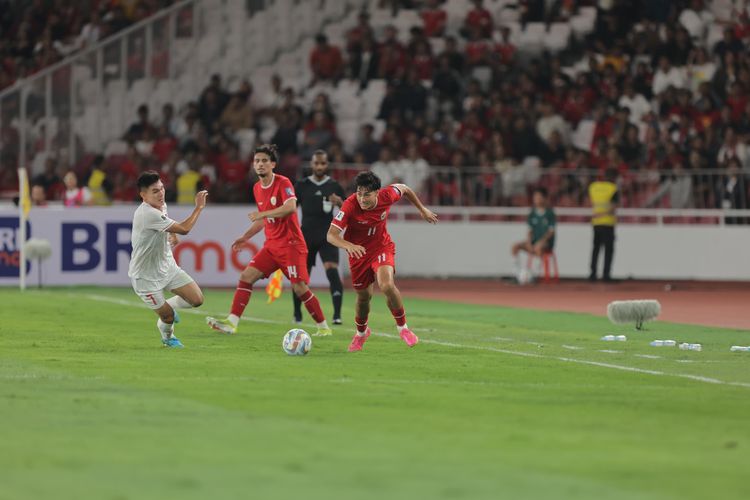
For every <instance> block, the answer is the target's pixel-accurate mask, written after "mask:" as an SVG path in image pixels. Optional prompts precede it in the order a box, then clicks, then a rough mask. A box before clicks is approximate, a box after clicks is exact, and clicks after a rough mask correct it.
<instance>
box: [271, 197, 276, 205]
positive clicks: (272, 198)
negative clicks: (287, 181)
mask: <svg viewBox="0 0 750 500" xmlns="http://www.w3.org/2000/svg"><path fill="white" fill-rule="evenodd" d="M271 205H276V197H275V196H271Z"/></svg>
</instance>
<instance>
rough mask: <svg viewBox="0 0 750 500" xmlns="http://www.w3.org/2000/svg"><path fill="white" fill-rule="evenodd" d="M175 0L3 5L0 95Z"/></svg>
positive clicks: (42, 0) (1, 1)
mask: <svg viewBox="0 0 750 500" xmlns="http://www.w3.org/2000/svg"><path fill="white" fill-rule="evenodd" d="M171 3H173V0H84V1H73V0H33V1H31V2H27V1H18V0H0V33H1V34H2V35H1V36H0V90H3V89H4V88H6V87H9V86H10V85H12V84H13V83H14V82H15V81H16V80H18V79H23V78H25V77H27V76H30V75H33V74H34V73H36V72H37V71H39V70H41V69H44V68H45V67H47V66H50V65H52V64H54V63H56V62H58V61H60V60H62V59H64V58H65V57H67V56H69V55H71V54H73V53H74V52H76V51H78V50H81V49H83V48H86V47H88V46H90V45H91V44H94V43H96V42H98V41H99V40H103V39H105V38H106V37H108V36H109V35H112V34H114V33H116V32H118V31H120V30H122V29H124V28H127V27H128V26H130V25H132V24H134V23H137V22H139V21H141V20H143V19H146V18H147V17H149V16H151V15H153V14H154V13H156V12H157V11H159V10H160V9H162V8H164V7H166V6H168V5H169V4H171Z"/></svg>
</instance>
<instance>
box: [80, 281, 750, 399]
mask: <svg viewBox="0 0 750 500" xmlns="http://www.w3.org/2000/svg"><path fill="white" fill-rule="evenodd" d="M69 295H76V296H80V295H79V294H74V293H71V294H69ZM83 296H84V297H86V298H88V299H91V300H96V301H99V302H110V303H113V304H119V305H124V306H130V307H139V308H143V309H145V308H146V306H145V304H141V303H137V302H133V301H129V300H123V299H117V298H114V297H104V296H101V295H90V294H85V295H83ZM180 311H181V312H187V313H191V314H200V315H206V314H209V315H210V314H216V313H210V312H206V311H201V310H196V309H181V310H180ZM242 319H243V320H245V321H252V322H257V323H273V324H284V322H283V321H275V320H269V319H261V318H250V317H243V318H242ZM373 335H376V336H378V337H385V338H389V339H398V340H401V338H400V337H399V336H398V335H393V334H390V333H383V332H373ZM419 341H420V342H421V343H423V344H433V345H440V346H444V347H456V348H459V349H474V350H478V351H490V352H498V353H502V354H509V355H511V356H522V357H524V358H541V359H555V360H557V361H564V362H566V363H577V364H582V365H590V366H598V367H600V368H609V369H612V370H621V371H627V372H635V373H644V374H647V375H659V376H666V377H677V378H685V379H688V380H695V381H697V382H704V383H708V384H718V385H732V386H736V387H748V388H750V383H747V382H731V381H725V380H719V379H715V378H711V377H703V376H701V375H691V374H688V373H668V372H663V371H660V370H648V369H645V368H636V367H634V366H625V365H615V364H612V363H602V362H599V361H589V360H587V359H575V358H567V357H564V356H547V355H544V354H536V353H531V352H522V351H511V350H508V349H498V348H496V347H485V346H478V345H469V344H457V343H455V342H443V341H440V340H431V339H425V338H421V339H419ZM569 347H570V346H569ZM642 356H648V354H644V355H642Z"/></svg>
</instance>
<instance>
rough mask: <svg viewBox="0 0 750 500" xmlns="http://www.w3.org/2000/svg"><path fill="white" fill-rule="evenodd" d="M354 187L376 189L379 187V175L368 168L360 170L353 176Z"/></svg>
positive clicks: (368, 189)
mask: <svg viewBox="0 0 750 500" xmlns="http://www.w3.org/2000/svg"><path fill="white" fill-rule="evenodd" d="M354 188H355V189H359V188H364V189H365V190H367V191H377V190H378V189H380V177H378V176H377V175H375V174H373V173H372V172H370V171H369V170H366V171H364V172H360V173H358V174H357V177H355V178H354Z"/></svg>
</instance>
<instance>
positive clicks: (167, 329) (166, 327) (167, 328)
mask: <svg viewBox="0 0 750 500" xmlns="http://www.w3.org/2000/svg"><path fill="white" fill-rule="evenodd" d="M156 326H157V327H158V328H159V333H161V338H162V340H167V339H169V337H171V336H172V334H173V333H174V324H170V323H165V322H163V321H162V320H161V318H159V319H158V320H157V321H156Z"/></svg>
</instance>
